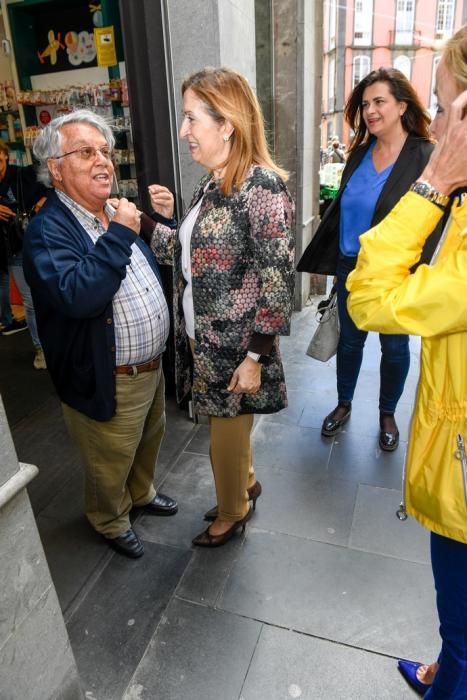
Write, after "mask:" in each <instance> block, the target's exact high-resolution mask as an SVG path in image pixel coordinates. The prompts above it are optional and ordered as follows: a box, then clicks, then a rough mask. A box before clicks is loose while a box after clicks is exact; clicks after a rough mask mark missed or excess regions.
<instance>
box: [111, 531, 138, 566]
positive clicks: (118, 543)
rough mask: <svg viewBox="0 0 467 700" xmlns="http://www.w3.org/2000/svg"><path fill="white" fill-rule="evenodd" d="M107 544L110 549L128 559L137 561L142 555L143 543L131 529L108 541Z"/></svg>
mask: <svg viewBox="0 0 467 700" xmlns="http://www.w3.org/2000/svg"><path fill="white" fill-rule="evenodd" d="M108 542H109V544H110V546H111V547H112V549H115V551H116V552H118V553H119V554H123V555H124V556H125V557H130V559H138V557H142V556H143V554H144V547H143V543H142V542H141V540H140V539H139V537H138V535H137V534H136V532H135V531H134V530H133V528H132V527H130V528H129V529H128V530H127V531H126V532H124V533H123V534H122V535H119V536H118V537H113V538H112V539H109V540H108Z"/></svg>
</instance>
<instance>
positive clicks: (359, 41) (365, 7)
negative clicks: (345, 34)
mask: <svg viewBox="0 0 467 700" xmlns="http://www.w3.org/2000/svg"><path fill="white" fill-rule="evenodd" d="M372 27H373V0H355V16H354V44H355V45H356V46H368V45H369V44H371V35H372Z"/></svg>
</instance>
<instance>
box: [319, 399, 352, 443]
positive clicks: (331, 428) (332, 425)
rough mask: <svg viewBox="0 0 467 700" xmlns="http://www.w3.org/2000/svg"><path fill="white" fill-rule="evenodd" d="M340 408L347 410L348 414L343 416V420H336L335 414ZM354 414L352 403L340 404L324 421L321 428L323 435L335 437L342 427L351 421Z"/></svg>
mask: <svg viewBox="0 0 467 700" xmlns="http://www.w3.org/2000/svg"><path fill="white" fill-rule="evenodd" d="M339 408H346V409H347V412H346V413H345V414H344V415H343V416H342V418H336V416H335V414H336V413H337V410H338V409H339ZM351 413H352V404H351V403H340V402H339V403H338V404H337V406H336V408H335V409H334V411H332V412H331V413H329V415H327V416H326V418H325V419H324V421H323V425H322V428H321V435H324V437H333V436H334V435H335V434H336V433H338V432H339V430H340V429H341V428H342V426H343V425H344V424H345V423H346V422H347V421H348V420H349V418H350V414H351Z"/></svg>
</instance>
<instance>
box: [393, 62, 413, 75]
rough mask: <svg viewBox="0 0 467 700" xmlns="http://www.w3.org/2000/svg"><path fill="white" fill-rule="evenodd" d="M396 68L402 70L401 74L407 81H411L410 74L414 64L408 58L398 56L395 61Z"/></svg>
mask: <svg viewBox="0 0 467 700" xmlns="http://www.w3.org/2000/svg"><path fill="white" fill-rule="evenodd" d="M394 68H397V70H400V72H401V73H403V74H404V75H405V77H406V78H407V80H410V73H411V69H412V64H411V62H410V58H409V57H408V56H398V57H397V58H396V60H395V61H394Z"/></svg>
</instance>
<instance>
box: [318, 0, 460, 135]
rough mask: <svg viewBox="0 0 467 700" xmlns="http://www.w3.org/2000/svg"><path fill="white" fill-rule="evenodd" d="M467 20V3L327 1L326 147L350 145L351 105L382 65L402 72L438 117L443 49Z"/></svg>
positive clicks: (323, 125)
mask: <svg viewBox="0 0 467 700" xmlns="http://www.w3.org/2000/svg"><path fill="white" fill-rule="evenodd" d="M466 15H467V0H389V1H388V0H325V2H324V46H323V55H324V63H323V99H322V122H321V145H322V146H323V147H325V146H326V145H327V142H328V140H329V138H331V137H332V136H333V135H334V134H336V135H338V136H339V138H340V139H341V141H342V142H343V143H345V144H348V143H349V141H350V138H351V134H349V128H348V126H347V125H346V124H345V122H344V118H343V110H344V105H345V103H346V100H347V98H348V96H349V95H350V93H351V91H352V89H353V88H354V87H355V85H357V83H358V82H359V81H360V80H362V78H364V77H365V76H366V75H367V74H368V73H369V72H370V71H372V70H374V69H376V68H379V67H381V66H386V67H388V66H392V67H394V68H398V69H399V70H401V71H402V72H403V73H404V74H405V75H406V76H407V77H408V78H409V80H410V81H411V82H412V84H413V86H414V87H415V89H416V90H417V92H418V94H419V96H420V98H421V100H422V102H423V104H424V105H426V107H427V108H428V109H429V110H430V112H432V113H434V108H435V97H434V95H433V88H434V78H435V74H436V67H437V64H438V61H439V58H440V52H441V47H442V45H443V42H444V41H445V40H446V39H448V38H449V37H450V36H452V34H453V33H454V32H455V31H456V30H457V29H459V28H460V27H461V26H462V24H463V23H465V21H466Z"/></svg>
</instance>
